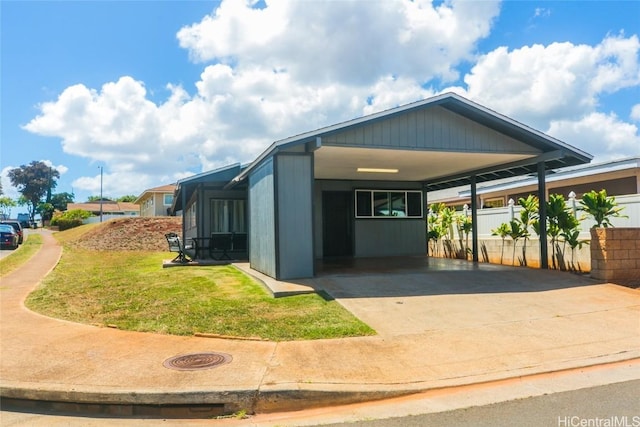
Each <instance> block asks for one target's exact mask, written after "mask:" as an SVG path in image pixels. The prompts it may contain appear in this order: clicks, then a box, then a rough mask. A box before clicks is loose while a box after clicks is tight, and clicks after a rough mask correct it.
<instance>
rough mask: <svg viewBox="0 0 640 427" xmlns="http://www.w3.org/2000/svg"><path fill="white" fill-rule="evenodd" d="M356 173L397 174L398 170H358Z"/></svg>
mask: <svg viewBox="0 0 640 427" xmlns="http://www.w3.org/2000/svg"><path fill="white" fill-rule="evenodd" d="M358 172H365V173H398V169H382V168H358Z"/></svg>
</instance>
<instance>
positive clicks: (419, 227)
mask: <svg viewBox="0 0 640 427" xmlns="http://www.w3.org/2000/svg"><path fill="white" fill-rule="evenodd" d="M421 188H422V184H421V183H419V182H389V181H334V180H318V181H316V182H315V184H314V199H315V200H314V209H315V211H314V236H315V239H314V240H315V243H314V244H315V255H316V257H317V258H322V256H323V253H322V192H323V191H354V190H356V189H375V190H383V189H401V190H420V189H421ZM423 202H424V203H425V205H426V200H423ZM425 209H426V208H425ZM424 213H425V214H426V210H425V212H424ZM425 224H426V223H425V220H410V219H390V218H385V219H373V220H370V219H355V218H354V238H355V251H354V256H356V257H367V256H387V255H416V254H420V255H422V254H426V252H427V237H426V225H425ZM388 234H391V237H390V238H388V239H387V237H386V236H387V235H388ZM385 239H386V240H388V242H383V244H381V241H383V240H385ZM396 240H399V241H398V242H396ZM385 246H386V249H385V251H384V253H382V252H381V249H380V248H381V247H385ZM398 246H399V249H398ZM394 251H395V252H394Z"/></svg>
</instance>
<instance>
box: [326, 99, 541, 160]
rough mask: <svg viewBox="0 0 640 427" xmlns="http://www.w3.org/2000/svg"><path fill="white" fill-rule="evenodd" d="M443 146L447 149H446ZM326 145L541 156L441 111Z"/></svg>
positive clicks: (361, 130)
mask: <svg viewBox="0 0 640 427" xmlns="http://www.w3.org/2000/svg"><path fill="white" fill-rule="evenodd" d="M444 142H446V143H447V145H446V146H445V145H443V144H444ZM322 143H323V145H349V146H366V147H368V148H371V147H389V148H403V149H416V148H420V149H433V150H439V151H442V150H455V151H461V152H478V153H531V154H534V153H538V151H536V150H535V149H534V148H533V147H531V146H529V145H527V144H523V143H522V142H519V141H517V140H515V139H513V138H510V137H508V136H506V135H504V134H501V133H498V132H496V131H494V130H492V129H489V128H487V127H485V126H483V125H481V124H479V123H476V122H474V121H471V120H469V119H466V118H464V117H462V116H460V115H458V114H455V113H453V112H451V111H449V110H446V109H444V108H442V107H433V108H426V109H420V110H417V111H411V112H405V113H402V114H400V115H397V116H395V117H392V118H388V119H385V120H380V121H378V122H371V123H367V126H362V127H356V128H352V129H348V130H346V131H344V132H339V133H336V134H335V135H329V136H325V137H323V138H322Z"/></svg>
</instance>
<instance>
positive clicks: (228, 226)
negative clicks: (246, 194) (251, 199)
mask: <svg viewBox="0 0 640 427" xmlns="http://www.w3.org/2000/svg"><path fill="white" fill-rule="evenodd" d="M245 205H246V201H245V200H224V199H212V200H211V232H212V233H231V232H233V233H246V232H247V224H246V216H245V215H246V212H245Z"/></svg>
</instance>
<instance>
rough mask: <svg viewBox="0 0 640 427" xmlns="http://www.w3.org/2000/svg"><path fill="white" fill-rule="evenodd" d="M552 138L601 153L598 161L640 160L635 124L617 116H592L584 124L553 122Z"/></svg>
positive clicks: (639, 135)
mask: <svg viewBox="0 0 640 427" xmlns="http://www.w3.org/2000/svg"><path fill="white" fill-rule="evenodd" d="M549 134H550V135H552V136H554V137H556V138H558V139H560V140H562V141H565V142H568V143H569V144H571V145H574V146H576V147H580V148H581V149H583V150H585V151H587V152H590V153H597V154H598V160H600V161H603V160H608V159H616V158H622V157H629V156H640V134H639V133H638V127H637V126H636V125H634V124H630V123H625V122H623V121H621V120H620V119H618V117H616V115H615V114H602V113H591V114H589V115H587V116H585V117H584V118H582V119H580V120H575V121H569V120H558V121H555V120H554V121H552V122H551V126H550V128H549Z"/></svg>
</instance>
